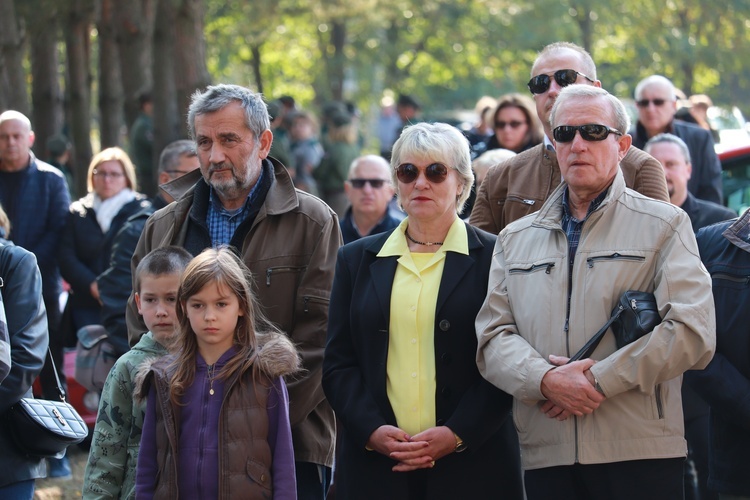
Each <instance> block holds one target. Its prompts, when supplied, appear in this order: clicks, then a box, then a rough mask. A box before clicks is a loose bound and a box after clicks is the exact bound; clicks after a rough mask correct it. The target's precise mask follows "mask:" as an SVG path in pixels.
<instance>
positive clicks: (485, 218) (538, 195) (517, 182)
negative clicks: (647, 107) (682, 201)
mask: <svg viewBox="0 0 750 500" xmlns="http://www.w3.org/2000/svg"><path fill="white" fill-rule="evenodd" d="M620 169H621V170H622V174H623V176H624V178H625V185H626V186H627V187H629V188H630V189H633V190H635V191H638V192H639V193H641V194H642V195H645V196H648V197H650V198H655V199H657V200H662V201H666V202H668V201H669V194H668V193H667V181H666V180H665V178H664V170H663V169H662V167H661V164H660V163H659V161H658V160H657V159H656V158H654V157H653V156H651V155H649V154H648V153H644V152H643V151H641V150H640V149H638V148H635V147H632V146H631V147H630V150H629V151H628V153H627V154H626V155H625V158H623V159H622V161H621V162H620ZM561 180H562V178H561V175H560V167H559V165H558V164H557V156H556V155H555V152H554V151H553V150H552V149H547V148H546V147H545V145H544V143H542V144H539V145H538V146H535V147H533V148H531V149H529V150H527V151H524V152H523V153H520V154H518V155H516V156H514V157H513V158H510V159H509V160H507V161H505V162H503V163H501V164H500V165H497V166H495V167H492V168H490V170H489V172H487V177H485V179H484V182H482V185H481V186H480V187H479V191H478V192H477V199H476V201H475V202H474V208H473V209H472V211H471V217H470V218H469V223H470V224H471V225H473V226H476V227H478V228H480V229H484V230H485V231H488V232H490V233H492V234H499V233H500V231H502V229H503V228H504V227H505V226H507V225H508V224H510V223H511V222H513V221H515V220H518V219H520V218H521V217H524V216H526V215H529V214H530V213H533V212H536V211H537V210H539V209H540V208H542V205H543V204H544V202H545V200H546V199H547V198H549V195H550V194H551V193H552V191H554V190H555V188H557V186H559V185H560V182H561Z"/></svg>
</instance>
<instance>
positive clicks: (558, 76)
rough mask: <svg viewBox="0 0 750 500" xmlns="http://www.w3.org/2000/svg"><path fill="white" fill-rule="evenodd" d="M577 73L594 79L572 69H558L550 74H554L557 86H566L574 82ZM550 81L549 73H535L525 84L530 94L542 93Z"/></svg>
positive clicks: (545, 90) (589, 79)
mask: <svg viewBox="0 0 750 500" xmlns="http://www.w3.org/2000/svg"><path fill="white" fill-rule="evenodd" d="M578 75H581V76H582V77H584V78H585V79H586V80H588V81H590V82H591V83H594V80H592V79H591V78H589V77H588V76H586V75H584V74H583V73H579V72H578V71H576V70H574V69H559V70H557V71H555V73H554V75H552V76H554V78H555V81H556V82H557V84H558V85H559V86H561V87H567V86H568V85H572V84H574V83H575V82H576V80H577V79H578ZM551 83H552V78H550V75H536V76H535V77H534V78H532V79H531V80H529V83H528V84H527V85H528V86H529V90H530V91H531V93H532V94H544V93H545V92H547V90H548V89H549V86H550V84H551Z"/></svg>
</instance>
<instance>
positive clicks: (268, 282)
mask: <svg viewBox="0 0 750 500" xmlns="http://www.w3.org/2000/svg"><path fill="white" fill-rule="evenodd" d="M304 268H305V267H304V266H298V267H293V266H286V267H269V268H268V269H266V286H271V275H272V274H274V273H277V274H278V273H280V272H294V271H301V270H302V269H304Z"/></svg>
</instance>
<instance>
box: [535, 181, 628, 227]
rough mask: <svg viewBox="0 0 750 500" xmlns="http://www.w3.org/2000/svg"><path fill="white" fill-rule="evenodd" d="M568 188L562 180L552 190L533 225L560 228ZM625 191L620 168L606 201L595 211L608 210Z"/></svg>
mask: <svg viewBox="0 0 750 500" xmlns="http://www.w3.org/2000/svg"><path fill="white" fill-rule="evenodd" d="M567 188H568V184H567V183H566V182H565V181H563V182H561V183H560V185H559V186H557V189H555V190H554V191H553V192H552V194H551V195H550V197H549V198H548V199H547V201H545V202H544V205H542V208H541V209H539V212H537V215H536V217H535V218H534V221H533V222H532V225H534V226H540V227H546V228H548V229H559V228H560V221H561V220H562V217H563V207H562V198H563V193H564V192H565V190H566V189H567ZM624 192H625V178H624V177H623V176H622V170H621V169H620V168H618V169H617V174H616V175H615V180H614V181H612V184H611V185H610V187H609V192H608V193H607V196H605V198H604V201H602V203H601V204H600V205H599V208H597V209H596V210H595V211H594V213H595V212H599V211H602V210H606V208H607V206H609V204H610V202H611V201H612V200H614V199H617V198H619V197H620V195H622V193H624Z"/></svg>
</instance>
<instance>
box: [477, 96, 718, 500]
mask: <svg viewBox="0 0 750 500" xmlns="http://www.w3.org/2000/svg"><path fill="white" fill-rule="evenodd" d="M551 126H552V131H553V136H554V140H555V146H556V149H557V156H558V158H559V162H560V163H559V164H560V170H561V172H562V176H563V179H564V181H563V183H562V184H560V185H559V186H558V187H557V189H555V191H553V193H552V194H551V195H550V196H549V198H548V199H547V201H545V202H544V204H543V205H542V207H541V209H540V210H539V211H538V212H537V213H535V214H533V215H531V216H529V217H524V218H523V219H521V220H518V221H515V222H513V223H512V224H510V225H509V226H508V228H507V229H506V230H505V231H503V232H502V233H501V234H500V236H499V237H498V242H497V245H496V247H495V253H494V255H493V261H492V266H491V268H490V281H489V286H488V290H489V292H488V295H487V298H486V300H485V303H484V305H483V306H482V309H481V310H480V312H479V314H478V315H477V319H476V331H477V338H478V342H479V345H478V349H477V366H478V368H479V371H480V373H481V374H482V375H483V376H484V377H485V378H486V379H487V380H488V381H490V382H491V383H493V384H494V385H495V386H496V387H498V388H500V389H502V390H503V391H505V392H507V393H509V394H511V395H512V396H513V397H514V398H515V401H514V405H513V412H514V415H513V416H514V421H515V422H517V429H518V434H519V441H520V444H521V459H522V465H523V468H524V484H525V488H526V497H527V498H528V499H529V500H543V499H547V498H550V497H551V496H554V497H555V498H559V499H561V500H568V499H570V500H573V499H581V498H606V499H610V500H630V499H633V498H638V499H641V500H647V499H654V500H656V499H659V500H682V499H683V498H684V496H683V463H684V461H685V455H686V453H687V446H686V442H685V439H684V429H683V425H682V424H683V412H682V401H681V398H680V386H681V384H682V381H681V376H682V374H683V373H684V372H685V371H687V370H690V369H698V370H699V369H702V368H704V367H705V366H706V365H707V364H708V363H709V361H710V360H711V357H712V356H713V352H714V349H715V345H716V344H715V343H716V339H715V328H716V323H715V311H714V303H713V298H712V295H711V276H709V274H708V273H707V272H706V269H705V267H703V266H702V265H701V262H700V257H699V255H698V246H697V243H696V241H695V237H694V235H693V230H692V227H691V224H690V219H689V218H688V216H687V214H686V213H685V212H684V211H682V210H680V209H679V208H677V207H675V206H673V205H670V204H668V203H662V202H660V201H656V200H653V199H651V198H648V197H645V196H642V195H640V194H638V193H637V192H635V191H633V190H632V189H628V188H627V187H626V185H625V180H624V175H623V173H622V171H621V169H620V162H621V161H622V158H623V157H625V155H626V154H628V151H629V149H630V143H631V138H630V136H629V135H628V134H626V133H625V132H626V131H627V130H628V127H629V126H630V119H629V117H628V114H627V112H626V111H625V107H624V106H623V104H622V103H621V102H620V100H619V99H617V98H616V97H615V96H613V95H611V94H609V93H608V92H607V91H605V90H603V89H601V88H595V87H593V86H587V85H571V86H568V87H567V88H565V89H563V90H562V91H561V92H560V95H559V98H558V99H557V101H556V102H555V105H554V107H553V108H552V112H551ZM627 290H642V291H646V292H652V293H653V295H654V299H655V301H656V305H657V308H658V311H659V313H660V314H661V315H662V320H661V322H660V323H659V324H658V325H656V327H655V328H654V329H653V330H652V331H651V332H649V333H647V334H646V335H644V336H643V337H640V338H638V339H637V340H635V341H633V342H631V343H626V344H625V345H618V344H617V343H616V342H615V338H614V336H612V335H610V334H607V336H605V337H604V340H603V341H602V343H601V344H599V346H598V347H597V348H596V350H594V351H593V353H592V354H591V356H590V358H588V357H587V358H585V359H582V360H577V361H573V362H570V363H568V360H569V357H570V356H571V354H573V353H575V352H577V351H578V350H579V349H581V347H582V346H584V345H585V344H586V343H587V342H588V341H589V340H590V339H591V337H592V336H593V335H594V334H595V332H596V330H597V329H598V328H599V327H600V326H601V325H603V324H605V323H606V322H607V319H608V318H609V317H610V314H611V311H612V310H613V308H615V307H616V306H617V304H618V302H619V300H620V297H621V295H622V294H623V292H625V291H627ZM629 304H630V307H633V306H632V302H629ZM624 328H625V329H626V330H627V328H628V327H627V326H626V327H624ZM635 478H637V479H635ZM552 489H554V495H551V490H552Z"/></svg>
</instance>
